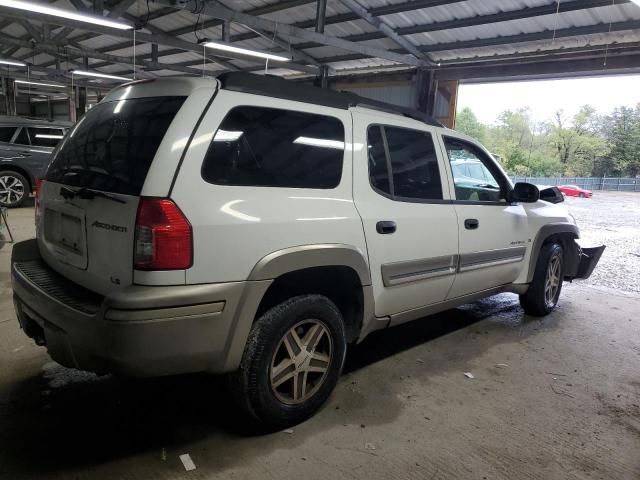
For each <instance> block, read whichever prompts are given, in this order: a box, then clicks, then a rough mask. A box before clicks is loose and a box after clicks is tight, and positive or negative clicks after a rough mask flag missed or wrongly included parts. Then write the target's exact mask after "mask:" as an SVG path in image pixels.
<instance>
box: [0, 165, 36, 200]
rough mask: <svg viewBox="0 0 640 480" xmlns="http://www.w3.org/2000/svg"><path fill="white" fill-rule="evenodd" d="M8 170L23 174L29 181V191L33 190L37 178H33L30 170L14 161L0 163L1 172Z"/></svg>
mask: <svg viewBox="0 0 640 480" xmlns="http://www.w3.org/2000/svg"><path fill="white" fill-rule="evenodd" d="M6 171H10V172H16V173H19V174H20V175H22V176H23V177H24V178H26V179H27V181H28V182H29V193H31V192H32V191H33V188H34V185H35V179H34V178H33V175H31V173H30V172H29V170H27V169H26V168H23V167H21V166H19V165H16V164H14V163H6V164H2V165H0V172H6Z"/></svg>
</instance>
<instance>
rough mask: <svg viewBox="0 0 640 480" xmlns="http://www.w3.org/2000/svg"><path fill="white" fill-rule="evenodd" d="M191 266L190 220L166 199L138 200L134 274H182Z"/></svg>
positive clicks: (191, 238)
mask: <svg viewBox="0 0 640 480" xmlns="http://www.w3.org/2000/svg"><path fill="white" fill-rule="evenodd" d="M192 263H193V231H192V229H191V224H190V223H189V220H187V218H186V217H185V216H184V214H183V213H182V212H181V211H180V209H179V208H178V206H177V205H176V204H175V203H173V201H171V200H169V199H167V198H141V199H140V204H139V205H138V215H137V217H136V233H135V253H134V260H133V264H134V265H133V266H134V268H136V269H137V270H184V269H187V268H189V267H191V265H192Z"/></svg>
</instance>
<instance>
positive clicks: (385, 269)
mask: <svg viewBox="0 0 640 480" xmlns="http://www.w3.org/2000/svg"><path fill="white" fill-rule="evenodd" d="M457 264H458V255H444V256H442V257H434V258H422V259H419V260H408V261H403V262H394V263H385V264H384V265H382V267H381V271H382V281H383V283H384V286H385V287H392V286H394V285H400V284H403V283H409V282H417V281H419V280H426V279H428V278H433V277H440V276H443V275H453V274H455V273H456V266H457Z"/></svg>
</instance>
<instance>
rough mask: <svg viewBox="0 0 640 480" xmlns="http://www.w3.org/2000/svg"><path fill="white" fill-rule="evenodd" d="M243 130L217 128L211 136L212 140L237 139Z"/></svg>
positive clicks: (233, 140) (229, 140) (225, 140)
mask: <svg viewBox="0 0 640 480" xmlns="http://www.w3.org/2000/svg"><path fill="white" fill-rule="evenodd" d="M243 133H244V132H238V131H234V130H231V131H227V130H218V131H217V132H216V136H215V137H213V141H214V142H235V141H236V140H238V139H239V138H240V137H241V136H242V134H243Z"/></svg>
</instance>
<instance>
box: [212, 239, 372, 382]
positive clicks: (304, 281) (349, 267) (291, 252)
mask: <svg viewBox="0 0 640 480" xmlns="http://www.w3.org/2000/svg"><path fill="white" fill-rule="evenodd" d="M247 284H248V285H249V287H248V290H250V292H249V293H248V294H247V295H246V297H245V299H247V301H245V302H243V305H242V306H241V309H242V312H239V315H238V316H239V318H240V319H241V320H240V322H239V324H238V325H237V328H236V331H235V332H234V334H233V337H234V338H233V340H232V342H231V348H230V349H229V351H228V357H227V360H226V367H225V370H226V371H231V370H234V369H235V368H237V366H238V365H239V364H240V359H241V358H242V352H243V351H244V348H245V344H246V340H247V337H248V335H249V331H250V329H251V326H252V324H253V323H254V322H255V321H256V319H258V318H259V317H260V315H262V314H263V313H264V312H265V311H267V310H268V309H269V308H271V307H273V306H275V305H277V304H278V303H281V302H282V301H284V300H286V299H288V298H291V297H293V296H297V295H303V294H309V293H317V294H321V295H325V296H327V297H328V298H329V299H330V300H331V301H333V302H334V303H335V304H336V306H337V307H338V309H339V310H340V312H341V314H342V316H343V318H344V320H345V328H346V331H347V340H348V341H350V342H351V341H355V340H357V338H358V336H359V334H360V331H361V330H362V329H363V327H364V326H365V324H366V322H367V321H368V320H369V319H370V318H373V312H374V307H373V291H372V288H371V277H370V274H369V266H368V263H367V261H366V260H365V256H364V254H363V253H362V252H361V251H360V250H359V249H358V248H356V247H353V246H350V245H345V244H319V245H302V246H297V247H289V248H285V249H282V250H277V251H275V252H272V253H270V254H268V255H265V256H264V257H263V258H262V259H260V260H259V261H258V262H257V263H256V265H255V266H254V268H253V269H252V271H251V273H250V274H249V276H248V278H247ZM252 285H255V286H256V288H252V287H251V286H252ZM266 285H268V286H266Z"/></svg>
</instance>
